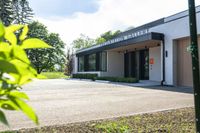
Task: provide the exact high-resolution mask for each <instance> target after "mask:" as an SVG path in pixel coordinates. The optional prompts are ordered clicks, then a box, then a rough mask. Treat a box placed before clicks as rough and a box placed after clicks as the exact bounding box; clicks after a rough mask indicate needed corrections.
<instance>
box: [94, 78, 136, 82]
mask: <svg viewBox="0 0 200 133" xmlns="http://www.w3.org/2000/svg"><path fill="white" fill-rule="evenodd" d="M96 80H107V81H111V82H125V83H137V82H138V79H136V78H123V77H96Z"/></svg>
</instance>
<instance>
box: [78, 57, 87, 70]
mask: <svg viewBox="0 0 200 133" xmlns="http://www.w3.org/2000/svg"><path fill="white" fill-rule="evenodd" d="M84 64H85V63H84V56H80V57H78V71H79V72H83V71H84Z"/></svg>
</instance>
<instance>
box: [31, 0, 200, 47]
mask: <svg viewBox="0 0 200 133" xmlns="http://www.w3.org/2000/svg"><path fill="white" fill-rule="evenodd" d="M29 2H30V6H31V7H32V9H33V11H34V13H35V18H34V19H36V20H38V21H40V22H42V23H43V24H45V25H46V26H47V27H48V29H49V30H50V31H51V32H56V33H59V34H60V36H61V38H62V40H63V41H64V42H65V43H66V44H67V45H69V44H70V43H71V42H72V41H73V40H74V39H76V38H77V37H79V35H80V34H81V33H83V34H85V35H88V36H89V37H91V38H95V37H97V36H99V35H100V34H101V33H104V32H106V31H108V30H118V29H119V30H124V29H126V28H128V27H136V26H139V25H142V24H145V23H148V22H151V21H154V20H156V19H159V18H163V17H167V16H169V15H173V14H175V13H177V12H180V11H183V10H186V9H187V8H188V5H187V4H188V3H187V2H188V0H29ZM196 5H200V0H196Z"/></svg>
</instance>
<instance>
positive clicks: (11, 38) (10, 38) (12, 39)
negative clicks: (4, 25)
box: [5, 32, 17, 45]
mask: <svg viewBox="0 0 200 133" xmlns="http://www.w3.org/2000/svg"><path fill="white" fill-rule="evenodd" d="M5 39H6V40H8V41H9V42H10V43H11V44H12V45H16V44H17V38H16V36H15V34H14V33H7V32H6V34H5Z"/></svg>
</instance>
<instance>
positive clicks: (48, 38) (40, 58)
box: [27, 22, 65, 73]
mask: <svg viewBox="0 0 200 133" xmlns="http://www.w3.org/2000/svg"><path fill="white" fill-rule="evenodd" d="M28 37H31V38H33V37H34V38H39V39H41V40H43V41H45V42H47V43H48V44H49V45H51V46H52V47H53V48H52V49H32V50H27V54H28V57H29V59H30V60H31V62H32V64H33V66H34V67H35V69H36V70H37V73H41V72H42V71H51V70H54V69H55V67H56V65H57V66H58V67H59V68H63V67H64V65H65V54H64V47H65V44H64V42H63V41H62V40H61V39H60V37H59V35H58V34H55V33H48V30H47V28H46V26H44V25H43V24H41V23H39V22H32V23H31V24H30V25H29V33H28Z"/></svg>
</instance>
